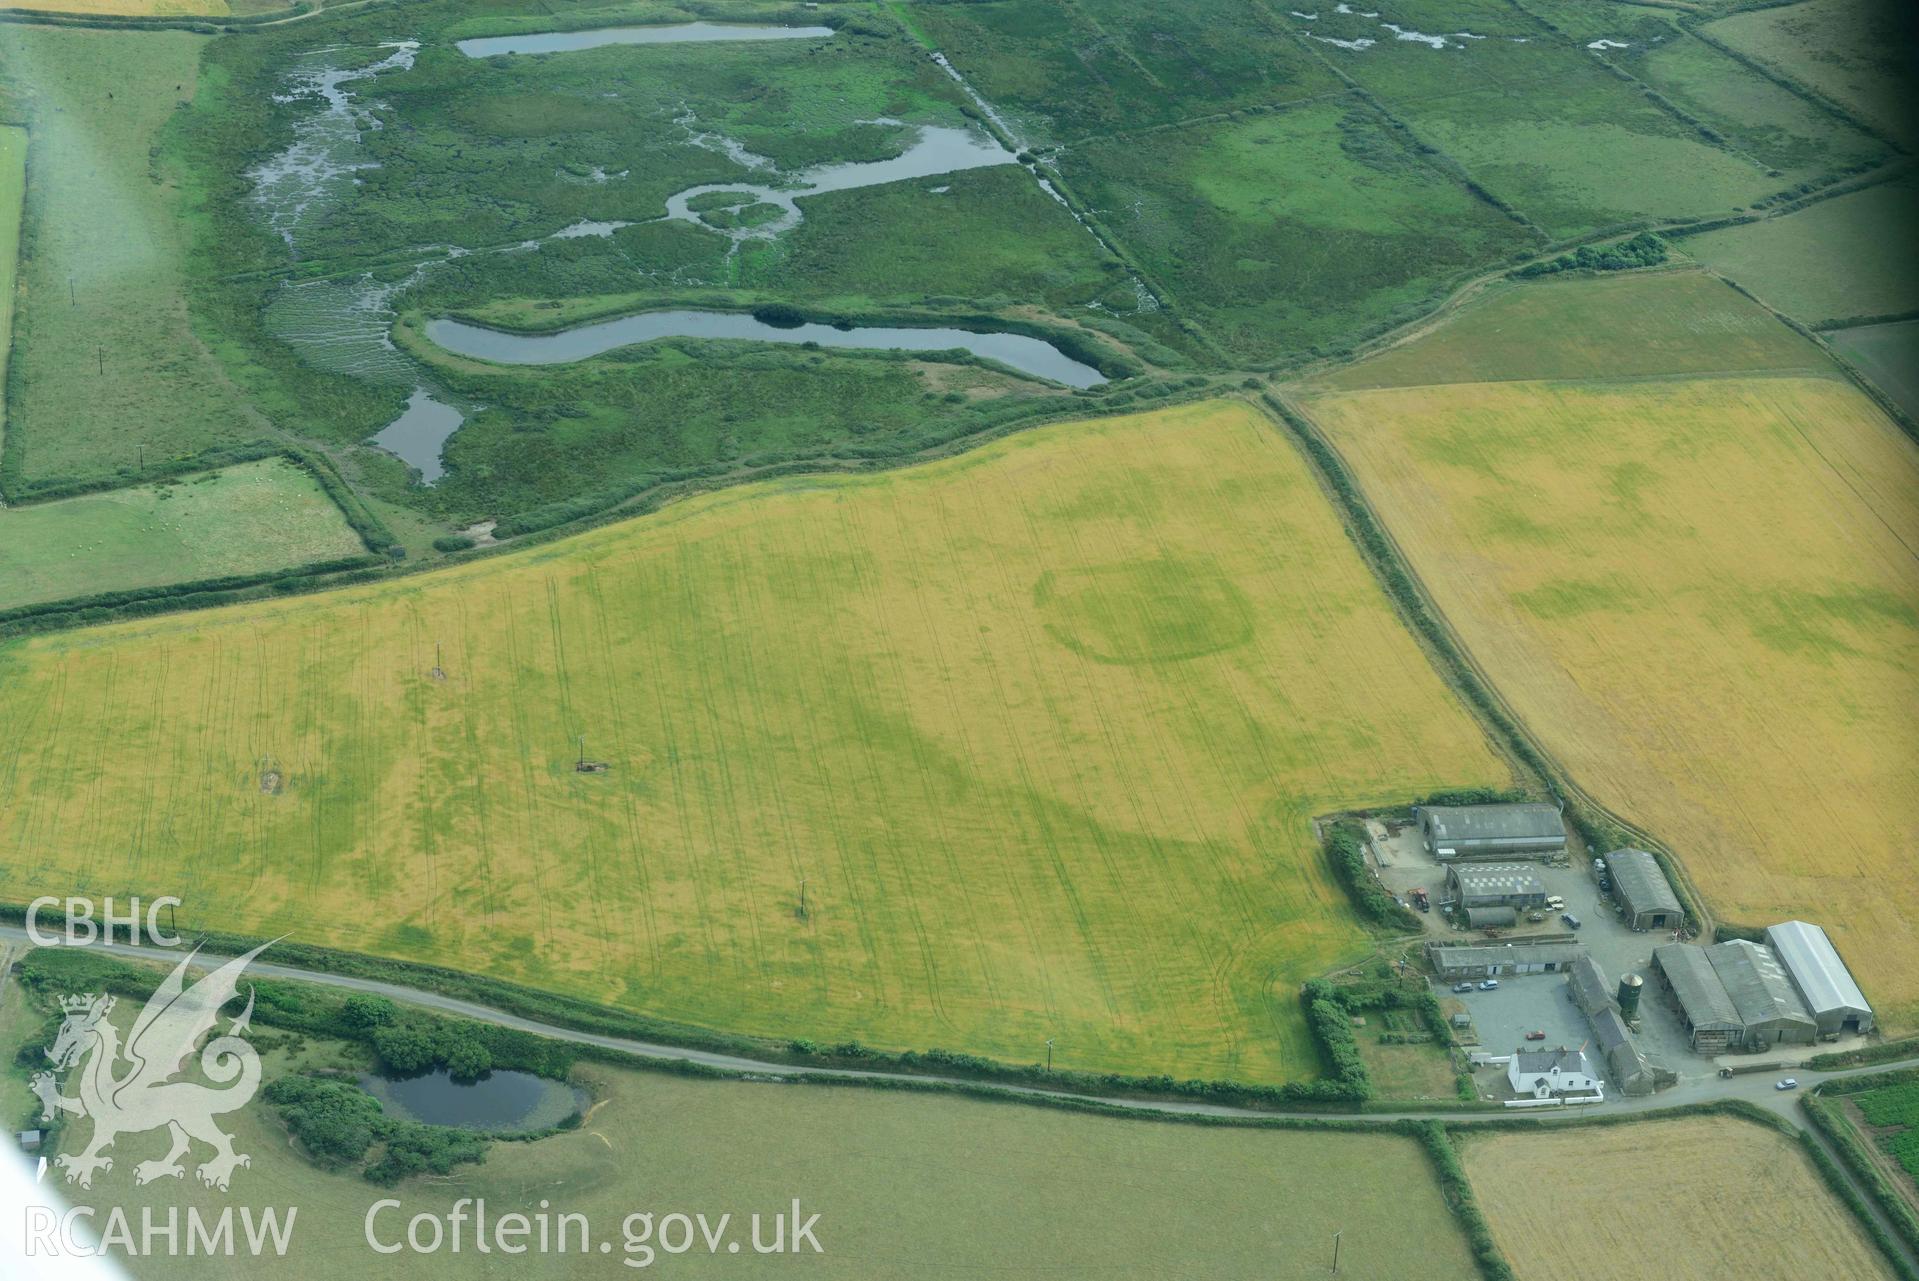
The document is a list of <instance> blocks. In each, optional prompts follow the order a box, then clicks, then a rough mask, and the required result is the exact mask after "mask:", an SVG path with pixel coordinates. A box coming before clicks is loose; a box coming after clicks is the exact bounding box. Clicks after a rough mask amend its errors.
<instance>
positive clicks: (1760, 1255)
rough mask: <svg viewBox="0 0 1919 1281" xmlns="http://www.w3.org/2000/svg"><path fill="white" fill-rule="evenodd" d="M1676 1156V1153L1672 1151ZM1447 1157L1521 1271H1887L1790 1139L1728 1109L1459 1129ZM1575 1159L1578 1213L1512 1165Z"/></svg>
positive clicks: (1785, 1275)
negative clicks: (1503, 1129)
mask: <svg viewBox="0 0 1919 1281" xmlns="http://www.w3.org/2000/svg"><path fill="white" fill-rule="evenodd" d="M1679 1154H1683V1157H1681V1156H1680V1155H1679ZM1460 1156H1461V1158H1462V1160H1463V1161H1464V1163H1465V1166H1466V1173H1467V1176H1468V1177H1469V1178H1471V1179H1472V1182H1473V1192H1474V1194H1475V1196H1476V1197H1477V1198H1478V1200H1479V1204H1480V1208H1481V1209H1482V1210H1484V1211H1485V1214H1486V1218H1487V1221H1488V1222H1489V1223H1490V1225H1491V1227H1492V1231H1493V1239H1494V1240H1495V1241H1497V1242H1498V1243H1499V1247H1500V1249H1502V1250H1503V1251H1505V1254H1506V1257H1507V1258H1508V1259H1509V1260H1511V1261H1512V1266H1513V1272H1514V1273H1515V1274H1516V1275H1517V1276H1518V1277H1519V1278H1520V1281H1552V1279H1553V1278H1558V1277H1568V1276H1573V1277H1579V1278H1581V1279H1582V1281H1610V1279H1611V1278H1614V1277H1617V1278H1622V1279H1623V1278H1627V1277H1640V1276H1644V1275H1646V1267H1647V1261H1648V1260H1650V1259H1657V1260H1658V1261H1659V1263H1658V1273H1659V1275H1660V1276H1662V1277H1671V1278H1674V1279H1675V1281H1694V1279H1695V1278H1696V1279H1697V1281H1717V1278H1720V1277H1726V1276H1733V1275H1737V1276H1741V1277H1750V1278H1752V1279H1753V1281H1773V1279H1775V1278H1776V1279H1777V1281H1801V1279H1802V1278H1805V1277H1853V1278H1857V1279H1858V1281H1866V1278H1871V1277H1878V1278H1888V1279H1889V1278H1891V1277H1892V1276H1893V1275H1894V1274H1893V1272H1892V1270H1891V1269H1890V1268H1889V1267H1888V1266H1887V1265H1886V1263H1885V1260H1884V1258H1883V1256H1881V1255H1880V1253H1879V1252H1878V1251H1877V1250H1875V1249H1874V1248H1873V1247H1872V1244H1871V1243H1870V1242H1869V1241H1868V1240H1867V1238H1866V1235H1865V1233H1864V1232H1863V1231H1861V1230H1860V1227H1859V1222H1858V1220H1857V1219H1855V1218H1853V1216H1852V1215H1851V1214H1850V1213H1849V1212H1848V1211H1847V1210H1846V1207H1845V1206H1844V1205H1842V1204H1841V1203H1840V1202H1839V1201H1838V1199H1837V1198H1835V1197H1834V1196H1833V1195H1832V1194H1831V1193H1830V1192H1829V1191H1828V1190H1827V1189H1826V1186H1825V1184H1824V1183H1823V1182H1821V1181H1820V1178H1819V1175H1818V1173H1817V1171H1815V1170H1814V1169H1813V1166H1812V1163H1811V1162H1810V1161H1809V1160H1807V1158H1806V1156H1805V1154H1804V1153H1803V1152H1801V1151H1800V1150H1799V1146H1798V1145H1797V1144H1796V1143H1793V1142H1792V1141H1791V1140H1790V1139H1788V1138H1786V1137H1785V1136H1784V1135H1783V1134H1780V1133H1779V1132H1778V1131H1776V1130H1772V1129H1768V1128H1766V1127H1763V1126H1760V1125H1757V1124H1754V1123H1752V1122H1749V1121H1742V1120H1736V1119H1733V1118H1729V1117H1689V1118H1686V1119H1683V1120H1676V1121H1649V1122H1646V1123H1644V1124H1640V1125H1614V1126H1607V1127H1603V1128H1596V1129H1574V1130H1544V1131H1541V1132H1539V1133H1528V1134H1501V1135H1497V1136H1494V1137H1488V1138H1471V1139H1469V1140H1468V1141H1467V1142H1466V1143H1465V1144H1463V1146H1462V1148H1461V1152H1460ZM1555 1168H1577V1169H1578V1170H1579V1171H1580V1175H1581V1177H1582V1179H1584V1180H1586V1181H1588V1184H1589V1186H1590V1187H1591V1188H1592V1189H1595V1191H1594V1192H1593V1194H1592V1197H1591V1203H1590V1205H1589V1206H1587V1207H1585V1210H1584V1211H1582V1212H1580V1213H1570V1214H1569V1213H1567V1206H1566V1201H1565V1198H1564V1197H1562V1196H1558V1195H1555V1194H1554V1193H1553V1192H1552V1191H1550V1190H1549V1189H1546V1188H1544V1187H1542V1186H1541V1185H1540V1184H1539V1183H1538V1182H1537V1181H1535V1180H1528V1179H1523V1178H1515V1177H1514V1171H1515V1170H1518V1169H1531V1170H1547V1169H1555Z"/></svg>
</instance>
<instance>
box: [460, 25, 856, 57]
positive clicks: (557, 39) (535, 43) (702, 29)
mask: <svg viewBox="0 0 1919 1281" xmlns="http://www.w3.org/2000/svg"><path fill="white" fill-rule="evenodd" d="M832 34H833V28H831V27H751V26H745V25H742V24H739V23H727V22H682V23H676V24H674V25H673V26H669V27H602V28H600V29H599V30H598V31H548V32H543V33H541V34H539V35H531V36H488V37H486V38H484V39H478V40H461V41H459V42H458V43H457V44H456V45H455V47H456V48H457V49H459V51H460V52H461V53H463V54H465V55H466V56H467V57H469V58H491V57H492V56H493V55H494V54H497V53H570V52H572V51H574V50H576V49H598V48H600V47H602V46H604V45H610V44H688V43H692V42H695V41H705V40H818V39H821V38H823V37H826V36H830V35H832Z"/></svg>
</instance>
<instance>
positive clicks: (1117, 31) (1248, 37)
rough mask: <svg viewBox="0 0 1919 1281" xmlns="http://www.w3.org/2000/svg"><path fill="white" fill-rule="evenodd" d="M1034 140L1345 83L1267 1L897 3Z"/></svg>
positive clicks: (1291, 96)
mask: <svg viewBox="0 0 1919 1281" xmlns="http://www.w3.org/2000/svg"><path fill="white" fill-rule="evenodd" d="M893 7H894V8H895V10H896V11H899V12H901V13H903V14H904V15H906V18H907V20H908V21H909V22H910V23H911V24H912V25H913V27H914V28H915V29H916V30H918V31H919V32H920V33H922V35H923V37H924V38H925V40H926V42H927V44H928V45H930V46H931V47H932V48H935V49H938V50H940V51H941V52H943V53H944V54H946V56H947V57H948V58H950V59H951V60H952V62H953V65H954V66H955V67H957V68H958V69H959V70H960V71H961V72H963V73H964V74H965V75H966V77H967V79H968V80H970V81H971V82H972V84H973V86H974V87H975V88H976V89H978V90H979V91H980V92H981V93H982V94H984V95H985V97H986V98H987V99H988V100H989V101H991V102H992V103H993V104H994V106H995V107H996V108H998V109H999V110H1001V111H1002V112H1003V113H1004V114H1007V115H1009V116H1010V117H1011V118H1012V119H1013V121H1014V123H1015V124H1016V125H1017V126H1018V127H1019V128H1020V130H1021V131H1022V132H1023V133H1026V134H1029V135H1030V136H1031V141H1033V142H1036V143H1057V142H1066V141H1072V140H1076V139H1079V138H1083V137H1086V136H1087V135H1096V134H1112V133H1128V132H1132V131H1135V130H1138V129H1139V128H1141V127H1142V126H1147V125H1157V124H1167V123H1170V122H1173V121H1178V120H1189V119H1192V118H1194V117H1199V116H1209V115H1216V114H1218V113H1221V112H1225V111H1231V110H1235V109H1239V108H1244V107H1249V106H1266V105H1271V104H1274V103H1283V102H1293V101H1297V100H1298V99H1301V98H1307V97H1311V96H1313V95H1316V94H1321V93H1327V92H1331V91H1336V90H1337V89H1338V88H1339V82H1338V80H1337V79H1336V78H1335V77H1334V76H1333V75H1332V74H1331V73H1330V72H1329V71H1328V70H1327V69H1326V68H1325V67H1324V66H1322V65H1320V64H1319V63H1317V62H1316V61H1315V59H1314V58H1313V57H1312V56H1311V55H1310V54H1309V53H1308V52H1306V51H1305V50H1304V49H1303V48H1302V47H1301V46H1300V45H1299V43H1298V42H1297V41H1296V40H1294V39H1293V38H1292V36H1291V34H1290V32H1289V30H1288V24H1287V19H1286V18H1285V17H1284V16H1283V15H1281V14H1279V13H1277V12H1276V11H1275V10H1274V9H1273V8H1272V7H1271V6H1268V5H1265V4H1262V3H1261V2H1260V0H1192V2H1191V3H1184V4H1180V5H1176V6H1175V5H1166V4H1159V3H1155V2H1154V0H987V2H986V3H980V4H913V5H910V6H909V5H904V4H895V5H894V6H893Z"/></svg>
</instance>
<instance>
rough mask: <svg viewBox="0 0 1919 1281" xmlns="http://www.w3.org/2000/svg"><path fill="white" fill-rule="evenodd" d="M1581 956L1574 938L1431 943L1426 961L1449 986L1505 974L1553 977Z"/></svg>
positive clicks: (1427, 949)
mask: <svg viewBox="0 0 1919 1281" xmlns="http://www.w3.org/2000/svg"><path fill="white" fill-rule="evenodd" d="M1579 954H1580V948H1579V944H1578V943H1577V942H1575V941H1574V940H1572V939H1541V940H1539V941H1537V942H1532V943H1479V944H1449V943H1428V944H1427V945H1426V959H1427V960H1428V961H1430V962H1432V967H1433V972H1434V973H1435V974H1437V975H1438V976H1439V977H1440V978H1442V979H1444V980H1446V981H1447V982H1448V983H1457V982H1459V981H1460V980H1462V979H1485V978H1497V977H1499V976H1500V975H1502V974H1553V973H1557V972H1559V971H1561V970H1565V969H1567V968H1569V967H1570V966H1571V965H1572V963H1573V960H1574V959H1575V958H1576V957H1578V956H1579Z"/></svg>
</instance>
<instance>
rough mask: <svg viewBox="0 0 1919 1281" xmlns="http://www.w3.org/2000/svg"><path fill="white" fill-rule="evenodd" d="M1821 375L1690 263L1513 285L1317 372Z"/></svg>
mask: <svg viewBox="0 0 1919 1281" xmlns="http://www.w3.org/2000/svg"><path fill="white" fill-rule="evenodd" d="M1748 370H1751V371H1760V370H1770V371H1781V372H1786V371H1791V372H1796V373H1809V374H1822V373H1823V374H1830V373H1832V372H1834V371H1833V369H1832V362H1831V361H1829V360H1827V359H1826V357H1825V355H1824V353H1822V352H1821V351H1820V350H1819V348H1818V347H1817V346H1815V345H1814V344H1813V343H1811V342H1808V341H1807V340H1806V339H1804V338H1801V337H1800V336H1799V335H1797V334H1795V333H1794V332H1793V331H1792V330H1791V329H1789V328H1787V327H1786V326H1785V325H1782V324H1780V323H1779V321H1778V319H1777V318H1776V317H1774V316H1773V315H1772V313H1770V312H1768V311H1767V310H1766V309H1765V308H1764V307H1761V306H1758V305H1757V304H1755V303H1753V302H1752V301H1751V300H1750V299H1748V298H1746V297H1744V296H1743V295H1741V294H1740V293H1739V291H1738V290H1736V289H1733V288H1731V287H1730V286H1728V285H1727V284H1726V283H1725V282H1724V281H1721V280H1716V279H1714V278H1713V277H1712V276H1710V275H1708V274H1706V273H1705V272H1702V271H1697V270H1680V271H1651V272H1620V273H1617V274H1612V275H1599V276H1589V277H1560V278H1555V279H1547V280H1527V281H1513V282H1508V283H1505V284H1502V285H1501V286H1499V287H1498V288H1497V289H1496V290H1493V291H1491V292H1489V293H1487V294H1486V295H1484V296H1482V297H1479V298H1475V299H1473V300H1472V301H1471V302H1469V303H1467V304H1465V305H1464V306H1462V307H1461V308H1459V310H1458V311H1456V312H1454V313H1452V314H1451V315H1449V316H1447V317H1446V318H1445V319H1444V321H1443V322H1442V323H1438V324H1435V325H1434V326H1433V327H1431V328H1429V329H1426V330H1422V331H1420V332H1418V333H1416V334H1414V335H1412V336H1410V337H1408V338H1407V339H1406V340H1405V341H1404V342H1401V343H1399V344H1398V345H1396V346H1393V347H1391V348H1389V349H1387V350H1385V351H1383V352H1380V353H1379V354H1377V355H1374V356H1371V357H1369V358H1367V359H1366V360H1364V361H1362V362H1360V363H1358V364H1355V365H1348V366H1346V367H1344V368H1340V369H1334V370H1331V371H1329V372H1327V373H1324V374H1319V375H1315V376H1314V378H1313V381H1314V382H1315V384H1321V385H1324V386H1327V387H1335V388H1340V389H1342V390H1348V391H1356V390H1360V389H1362V388H1367V387H1421V386H1426V385H1428V384H1434V383H1476V382H1507V381H1524V380H1529V379H1540V378H1554V379H1562V378H1581V379H1583V378H1639V377H1649V376H1665V375H1681V374H1712V373H1734V372H1741V371H1748Z"/></svg>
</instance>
